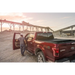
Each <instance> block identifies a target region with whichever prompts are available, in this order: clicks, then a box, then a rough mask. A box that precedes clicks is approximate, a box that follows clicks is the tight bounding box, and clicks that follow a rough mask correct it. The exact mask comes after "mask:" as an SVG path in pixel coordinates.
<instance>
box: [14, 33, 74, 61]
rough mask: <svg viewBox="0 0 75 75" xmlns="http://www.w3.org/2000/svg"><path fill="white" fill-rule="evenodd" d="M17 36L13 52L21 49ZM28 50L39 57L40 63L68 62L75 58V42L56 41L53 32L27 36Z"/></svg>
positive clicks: (15, 34) (67, 40) (66, 40)
mask: <svg viewBox="0 0 75 75" xmlns="http://www.w3.org/2000/svg"><path fill="white" fill-rule="evenodd" d="M17 35H20V33H14V35H13V50H16V49H19V48H20V43H19V41H16V40H17V39H18V38H16V36H17ZM25 39H26V45H27V46H26V50H28V51H29V52H30V53H32V54H34V55H36V56H37V61H38V62H46V61H49V60H50V61H53V62H55V61H62V60H63V61H66V60H68V59H69V60H70V59H72V58H73V56H75V40H69V39H57V38H56V39H55V38H54V36H53V34H52V32H30V33H27V34H26V35H25Z"/></svg>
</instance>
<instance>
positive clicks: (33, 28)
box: [0, 19, 53, 32]
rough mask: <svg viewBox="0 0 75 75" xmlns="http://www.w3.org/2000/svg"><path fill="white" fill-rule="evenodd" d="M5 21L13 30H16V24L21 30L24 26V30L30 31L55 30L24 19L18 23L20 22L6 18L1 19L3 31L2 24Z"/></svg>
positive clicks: (0, 24) (0, 23)
mask: <svg viewBox="0 0 75 75" xmlns="http://www.w3.org/2000/svg"><path fill="white" fill-rule="evenodd" d="M4 23H6V24H8V25H9V26H10V30H11V28H13V30H16V29H15V26H16V25H18V27H19V31H20V30H21V27H22V30H23V31H24V30H28V29H29V31H45V32H53V30H52V29H51V28H50V27H43V26H37V25H33V24H29V23H27V22H25V21H22V23H18V22H13V21H8V20H6V19H5V20H2V19H0V26H1V32H2V28H3V27H2V25H3V24H4Z"/></svg>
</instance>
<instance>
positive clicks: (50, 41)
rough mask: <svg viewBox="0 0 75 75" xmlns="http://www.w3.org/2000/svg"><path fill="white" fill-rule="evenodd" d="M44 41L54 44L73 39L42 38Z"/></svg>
mask: <svg viewBox="0 0 75 75" xmlns="http://www.w3.org/2000/svg"><path fill="white" fill-rule="evenodd" d="M44 41H45V42H48V43H54V44H60V43H71V42H75V40H69V39H53V40H44Z"/></svg>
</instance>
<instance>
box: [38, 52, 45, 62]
mask: <svg viewBox="0 0 75 75" xmlns="http://www.w3.org/2000/svg"><path fill="white" fill-rule="evenodd" d="M37 62H46V59H45V57H44V54H43V52H42V51H40V52H38V53H37Z"/></svg>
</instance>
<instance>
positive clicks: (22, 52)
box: [20, 44, 25, 55]
mask: <svg viewBox="0 0 75 75" xmlns="http://www.w3.org/2000/svg"><path fill="white" fill-rule="evenodd" d="M20 49H21V54H22V55H23V54H24V52H25V44H21V45H20Z"/></svg>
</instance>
